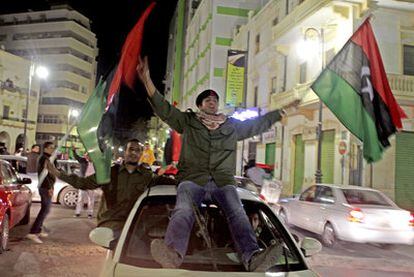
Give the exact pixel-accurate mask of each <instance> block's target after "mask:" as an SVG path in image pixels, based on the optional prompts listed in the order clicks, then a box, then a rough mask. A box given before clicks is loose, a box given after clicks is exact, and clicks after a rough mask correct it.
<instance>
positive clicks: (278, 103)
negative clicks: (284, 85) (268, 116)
mask: <svg viewBox="0 0 414 277" xmlns="http://www.w3.org/2000/svg"><path fill="white" fill-rule="evenodd" d="M387 76H388V82H389V84H390V86H391V90H392V92H393V94H394V96H395V98H396V99H397V100H398V102H399V103H400V104H402V105H407V104H411V105H412V104H414V76H408V75H401V74H387ZM313 81H314V80H312V81H310V82H307V83H305V84H300V85H297V86H296V87H294V88H293V89H291V90H288V91H284V92H280V93H275V94H273V95H272V96H271V99H270V106H271V109H278V108H281V107H283V106H286V105H287V104H289V103H291V102H292V101H293V100H297V99H300V100H302V102H301V106H302V107H304V106H308V105H312V104H314V103H316V102H317V101H318V99H319V98H318V96H317V95H316V94H315V93H314V92H313V91H312V89H310V86H311V85H312V83H313ZM315 107H316V106H315Z"/></svg>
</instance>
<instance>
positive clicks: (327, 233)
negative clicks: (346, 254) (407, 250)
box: [279, 184, 414, 247]
mask: <svg viewBox="0 0 414 277" xmlns="http://www.w3.org/2000/svg"><path fill="white" fill-rule="evenodd" d="M280 204H281V208H280V210H279V215H280V218H281V219H282V220H283V221H284V222H285V223H288V224H292V225H295V226H298V227H300V228H303V229H305V230H308V231H311V232H314V233H316V234H319V235H321V237H322V243H323V244H324V245H326V246H334V245H335V243H336V242H337V240H344V241H352V242H359V243H376V244H382V245H383V246H385V247H387V246H389V245H392V244H408V245H411V244H413V243H414V229H413V218H412V215H411V214H410V212H408V211H406V210H403V209H401V208H399V207H398V206H397V205H396V204H395V203H394V202H393V201H392V200H391V199H389V198H388V197H387V196H385V195H384V194H383V193H381V192H380V191H378V190H375V189H370V188H364V187H358V186H335V185H327V184H318V185H313V186H311V187H309V188H308V189H306V190H305V191H304V192H303V193H302V194H301V195H300V196H299V197H295V198H291V199H289V200H288V201H283V202H280Z"/></svg>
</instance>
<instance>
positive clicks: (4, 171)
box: [1, 163, 13, 185]
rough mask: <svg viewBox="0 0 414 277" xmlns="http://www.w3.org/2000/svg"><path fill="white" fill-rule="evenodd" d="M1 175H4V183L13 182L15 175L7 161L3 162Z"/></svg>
mask: <svg viewBox="0 0 414 277" xmlns="http://www.w3.org/2000/svg"><path fill="white" fill-rule="evenodd" d="M1 175H2V176H3V184H4V185H8V184H11V183H13V176H12V175H11V172H10V170H9V169H8V168H7V164H5V163H1Z"/></svg>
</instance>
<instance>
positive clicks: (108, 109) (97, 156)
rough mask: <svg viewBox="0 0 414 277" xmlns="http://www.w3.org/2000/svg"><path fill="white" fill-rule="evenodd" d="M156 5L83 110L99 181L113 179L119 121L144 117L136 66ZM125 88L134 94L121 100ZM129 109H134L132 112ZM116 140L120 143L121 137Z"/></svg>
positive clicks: (84, 137)
mask: <svg viewBox="0 0 414 277" xmlns="http://www.w3.org/2000/svg"><path fill="white" fill-rule="evenodd" d="M154 6H155V3H152V4H151V5H150V6H149V7H148V8H147V9H146V10H145V11H144V13H143V14H142V16H141V17H140V18H139V20H138V22H137V23H136V24H135V26H134V27H133V29H132V30H131V32H130V33H129V34H128V36H127V38H126V40H125V43H124V46H123V47H122V54H121V58H120V60H119V63H118V65H117V66H116V67H115V68H114V69H113V70H112V71H111V72H110V73H109V74H108V76H106V78H103V79H101V80H100V81H99V83H98V85H97V86H96V88H95V91H94V92H93V94H92V95H91V97H90V98H89V99H88V101H87V103H86V104H85V106H84V108H83V110H82V114H81V117H80V120H79V124H78V126H77V130H78V134H79V137H80V139H81V141H82V143H83V145H84V147H85V149H86V151H87V152H88V153H89V156H90V158H91V160H92V162H93V165H94V167H95V173H96V181H97V183H99V184H104V183H108V182H109V181H110V178H111V176H110V172H111V170H110V167H111V159H112V148H113V147H112V146H113V145H114V144H115V141H114V140H115V137H114V134H115V132H116V129H117V126H115V125H116V122H117V121H122V122H136V121H139V120H140V119H138V117H139V116H137V114H136V113H134V112H133V111H136V110H137V106H139V104H137V100H136V99H137V96H136V95H137V93H136V89H135V88H136V82H137V77H136V69H135V68H136V66H137V63H138V56H139V55H141V48H142V41H143V33H144V25H145V21H146V19H147V18H148V16H149V14H150V12H151V11H152V9H153V8H154ZM122 90H128V91H129V92H132V93H129V94H128V97H129V99H127V100H126V101H122V103H121V101H119V97H118V96H119V94H120V93H121V91H122ZM138 99H139V97H138ZM124 100H125V99H124ZM128 104H132V105H133V107H132V108H131V107H130V106H125V105H128ZM143 106H144V105H142V107H143ZM142 109H145V108H141V110H142ZM119 110H123V111H121V115H120V116H119V117H120V118H118V120H117V116H118V114H119ZM138 110H140V109H138ZM128 111H130V112H129V113H128ZM118 129H119V128H118ZM116 142H118V143H119V140H118V141H116Z"/></svg>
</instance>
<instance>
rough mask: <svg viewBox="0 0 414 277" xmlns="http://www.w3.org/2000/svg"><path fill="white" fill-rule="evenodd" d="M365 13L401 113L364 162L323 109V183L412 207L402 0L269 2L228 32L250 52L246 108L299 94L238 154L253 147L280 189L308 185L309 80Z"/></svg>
mask: <svg viewBox="0 0 414 277" xmlns="http://www.w3.org/2000/svg"><path fill="white" fill-rule="evenodd" d="M370 14H372V15H373V17H372V19H371V25H372V27H373V30H374V33H375V36H376V39H377V42H378V45H379V48H380V52H381V55H382V58H383V62H384V66H385V70H386V72H387V75H388V80H389V83H390V85H391V89H392V91H393V93H394V96H395V97H396V99H397V101H398V103H399V104H400V105H401V106H402V108H403V109H404V111H405V112H406V113H407V115H408V118H407V119H405V120H404V121H403V130H402V132H400V133H398V134H397V135H395V136H393V137H392V138H391V147H389V148H388V149H386V150H385V152H384V155H383V159H382V160H381V161H379V162H377V163H375V164H367V163H366V162H365V161H364V160H363V157H362V150H363V145H362V144H361V142H360V141H359V140H358V139H357V138H355V137H354V136H353V135H352V134H351V133H350V132H349V131H348V130H347V129H346V128H345V127H344V126H343V125H342V124H341V123H340V122H339V121H338V120H337V118H336V117H335V116H334V115H333V114H332V113H331V112H330V111H329V110H328V109H327V108H326V107H324V108H323V109H322V149H321V156H320V157H321V169H322V174H323V176H322V182H323V183H335V184H350V185H360V186H367V187H373V188H376V189H379V190H381V191H383V192H384V193H386V194H387V195H388V196H390V197H391V198H392V199H394V200H395V201H396V202H397V203H398V204H399V205H400V206H402V207H406V208H411V209H412V208H414V186H412V180H413V178H414V176H413V172H414V170H413V169H414V162H413V160H412V158H410V157H412V156H413V155H414V70H413V69H414V59H413V57H414V55H413V54H414V35H413V30H414V4H412V3H409V2H408V1H317V0H305V1H295V0H281V1H277V0H276V1H270V2H269V3H268V4H267V5H266V6H265V7H264V8H263V9H262V10H261V11H259V12H258V13H257V14H255V15H254V16H253V17H252V18H251V19H250V20H249V22H248V23H247V24H246V25H244V26H242V27H241V28H240V29H239V32H238V33H237V34H236V35H235V36H234V38H233V41H232V44H231V48H232V49H240V50H248V51H249V60H248V82H247V84H248V85H247V106H248V107H253V106H256V105H257V106H259V107H260V108H261V109H262V110H263V111H266V110H273V109H276V108H279V107H282V106H284V105H285V104H286V103H289V102H290V101H292V99H300V100H301V105H300V110H301V113H300V114H295V115H292V116H290V117H289V119H288V123H287V124H286V126H281V125H280V124H276V126H275V127H274V129H273V130H271V131H270V132H268V133H265V134H263V135H262V136H260V137H257V138H255V139H254V140H251V141H250V142H249V145H250V144H251V145H252V147H251V148H253V147H255V148H256V149H255V150H254V151H253V150H249V149H248V148H250V147H245V150H244V157H247V155H248V154H249V152H255V156H256V159H257V161H258V162H262V163H267V164H272V163H273V167H274V174H275V177H276V178H278V179H280V180H282V182H283V184H284V187H283V193H284V194H286V195H288V194H292V193H299V192H300V191H302V190H303V189H305V188H306V187H308V186H309V185H311V184H313V183H315V171H316V165H317V158H318V155H317V152H318V151H317V150H318V149H317V148H318V146H317V145H318V144H317V133H316V130H317V124H318V121H319V99H318V97H317V96H316V95H315V94H314V92H313V91H312V90H311V89H310V85H311V84H312V82H313V81H314V80H315V78H316V77H317V76H318V75H319V73H320V72H321V70H322V67H323V66H324V64H326V63H328V62H329V61H330V60H331V59H332V58H333V57H334V56H335V54H336V53H338V51H339V50H340V49H341V48H342V46H343V45H344V43H345V42H346V41H347V40H348V39H349V37H350V36H351V35H352V34H353V32H354V31H355V30H356V29H357V28H358V26H359V25H360V24H361V23H362V22H363V20H364V19H365V18H366V17H367V16H368V15H370ZM305 36H306V38H307V39H310V40H312V39H314V40H315V39H316V40H317V41H318V43H319V49H320V50H316V51H314V53H311V54H309V53H307V51H306V50H307V49H304V48H303V44H301V43H299V42H300V41H303V40H304V37H305ZM247 38H249V42H248V43H247ZM322 49H323V51H322ZM303 53H305V54H306V53H307V54H306V55H305V56H304V57H302V56H303V55H301V54H303ZM339 148H341V151H343V150H345V151H344V152H345V153H344V154H343V155H342V154H340V152H339ZM239 149H240V150H241V147H239ZM403 149H404V150H403ZM341 153H343V152H341ZM239 160H241V157H240V159H239Z"/></svg>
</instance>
